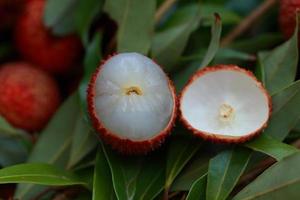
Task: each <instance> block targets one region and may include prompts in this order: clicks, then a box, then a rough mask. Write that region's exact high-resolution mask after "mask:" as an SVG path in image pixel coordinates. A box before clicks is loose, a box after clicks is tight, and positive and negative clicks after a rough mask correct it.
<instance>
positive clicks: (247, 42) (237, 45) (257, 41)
mask: <svg viewBox="0 0 300 200" xmlns="http://www.w3.org/2000/svg"><path fill="white" fill-rule="evenodd" d="M282 40H283V38H282V34H280V33H277V32H270V33H262V34H259V35H255V36H254V37H253V38H247V39H240V40H237V41H236V42H233V43H232V44H230V45H229V46H227V47H228V48H231V49H236V50H239V51H243V52H247V53H253V54H256V53H257V52H258V51H262V50H269V49H270V48H273V47H274V46H276V45H278V44H280V43H281V42H282Z"/></svg>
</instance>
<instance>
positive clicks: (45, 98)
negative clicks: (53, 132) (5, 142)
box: [0, 62, 60, 132]
mask: <svg viewBox="0 0 300 200" xmlns="http://www.w3.org/2000/svg"><path fill="white" fill-rule="evenodd" d="M0 83H1V84H0V94H1V95H0V115H1V116H3V117H4V118H5V119H6V120H7V121H8V122H10V123H11V124H12V125H13V126H15V127H17V128H21V129H24V130H27V131H29V132H34V131H39V130H41V129H42V128H43V127H44V126H45V125H46V124H47V122H48V120H49V119H50V118H51V116H52V115H53V114H54V112H55V111H56V109H57V108H58V106H59V104H60V94H59V89H58V86H57V84H56V82H55V80H53V79H52V77H51V76H49V75H48V74H47V73H45V72H44V71H42V70H40V69H38V68H36V67H34V66H32V65H30V64H27V63H23V62H16V63H7V64H4V65H2V66H1V68H0Z"/></svg>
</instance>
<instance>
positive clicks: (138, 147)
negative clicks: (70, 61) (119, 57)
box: [87, 54, 178, 155]
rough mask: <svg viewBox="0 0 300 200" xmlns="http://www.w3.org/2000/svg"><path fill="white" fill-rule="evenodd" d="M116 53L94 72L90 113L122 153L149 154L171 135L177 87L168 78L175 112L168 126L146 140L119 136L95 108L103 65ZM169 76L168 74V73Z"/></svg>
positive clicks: (106, 138) (89, 91)
mask: <svg viewBox="0 0 300 200" xmlns="http://www.w3.org/2000/svg"><path fill="white" fill-rule="evenodd" d="M114 55H116V54H113V55H112V56H109V57H108V58H107V59H106V60H104V61H102V62H101V65H100V66H99V67H98V68H97V69H96V71H95V73H94V74H93V76H92V78H91V80H90V83H89V86H88V89H87V102H88V111H89V115H90V118H91V121H92V124H93V126H94V128H95V129H96V131H97V132H98V133H99V134H100V137H101V139H102V140H103V141H104V142H105V143H107V144H109V145H111V147H112V148H113V149H115V150H117V151H118V152H120V153H122V154H127V155H141V154H147V153H149V152H151V151H153V150H155V149H157V148H158V147H160V146H161V145H162V144H163V142H164V141H165V139H166V137H168V136H169V135H170V132H171V130H172V128H173V127H174V124H175V121H176V117H177V107H178V100H177V97H176V92H175V87H174V85H173V83H172V81H171V80H169V79H168V82H169V88H170V90H171V93H172V96H173V101H174V105H173V113H172V115H171V118H170V121H169V123H168V124H167V126H166V127H165V128H164V129H163V130H162V131H161V132H160V134H158V135H157V136H155V137H154V138H152V139H149V140H146V141H133V140H130V139H123V138H119V137H118V136H117V135H115V134H114V133H112V132H110V131H109V130H108V129H107V128H105V126H104V125H103V124H102V123H101V121H100V120H99V118H98V116H97V113H96V109H95V102H94V99H95V98H94V97H95V91H94V88H95V83H96V79H97V77H98V75H99V74H100V73H101V70H102V66H103V65H104V64H105V62H107V61H108V60H109V59H110V58H111V57H113V56H114ZM166 77H167V75H166Z"/></svg>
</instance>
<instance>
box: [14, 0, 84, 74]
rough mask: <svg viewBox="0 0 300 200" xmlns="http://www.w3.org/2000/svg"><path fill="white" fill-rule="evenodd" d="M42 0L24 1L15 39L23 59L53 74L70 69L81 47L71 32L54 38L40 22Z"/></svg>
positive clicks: (41, 17)
mask: <svg viewBox="0 0 300 200" xmlns="http://www.w3.org/2000/svg"><path fill="white" fill-rule="evenodd" d="M44 7H45V1H44V0H32V1H28V3H27V4H26V6H25V8H24V12H23V14H22V15H21V16H20V18H19V20H18V21H17V24H16V28H15V42H16V46H17V49H18V51H19V53H20V54H21V56H23V57H24V59H26V60H27V61H30V62H32V63H33V64H35V65H37V66H39V67H41V68H42V69H44V70H47V71H48V72H51V73H54V74H64V73H66V72H68V71H69V70H71V69H72V68H73V67H74V66H77V65H75V64H74V63H75V62H76V61H77V60H78V58H79V57H80V54H81V50H82V46H81V43H80V40H79V39H78V37H76V36H75V35H69V36H64V37H56V36H54V35H53V34H52V33H51V30H49V29H47V28H46V27H45V26H44V25H43V12H44Z"/></svg>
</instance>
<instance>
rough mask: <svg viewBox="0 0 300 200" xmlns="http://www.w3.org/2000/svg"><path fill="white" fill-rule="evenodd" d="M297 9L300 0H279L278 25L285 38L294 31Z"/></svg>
mask: <svg viewBox="0 0 300 200" xmlns="http://www.w3.org/2000/svg"><path fill="white" fill-rule="evenodd" d="M297 10H300V0H280V7H279V25H280V29H281V31H282V33H283V35H284V36H285V38H290V37H291V36H292V35H293V33H294V30H295V26H296V12H297Z"/></svg>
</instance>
